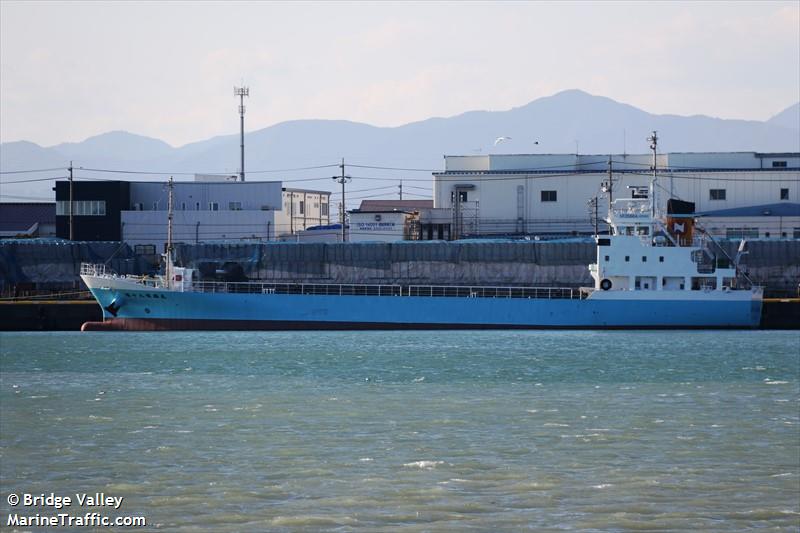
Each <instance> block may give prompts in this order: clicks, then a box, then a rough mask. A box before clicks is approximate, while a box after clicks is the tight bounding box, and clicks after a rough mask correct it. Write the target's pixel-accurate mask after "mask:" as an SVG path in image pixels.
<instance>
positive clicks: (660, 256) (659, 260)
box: [658, 255, 664, 263]
mask: <svg viewBox="0 0 800 533" xmlns="http://www.w3.org/2000/svg"><path fill="white" fill-rule="evenodd" d="M658 262H659V263H663V262H664V256H663V255H659V256H658Z"/></svg>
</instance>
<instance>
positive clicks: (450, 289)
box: [191, 281, 587, 300]
mask: <svg viewBox="0 0 800 533" xmlns="http://www.w3.org/2000/svg"><path fill="white" fill-rule="evenodd" d="M191 290H192V291H195V292H212V293H237V294H238V293H244V294H301V295H311V296H417V297H429V298H434V297H448V298H528V299H575V300H578V299H582V298H586V296H587V294H586V293H585V292H584V291H581V290H580V289H573V288H568V287H483V286H477V287H474V286H453V285H367V284H363V285H360V284H322V283H272V282H270V283H262V282H248V281H245V282H220V281H196V282H194V283H193V284H192V288H191Z"/></svg>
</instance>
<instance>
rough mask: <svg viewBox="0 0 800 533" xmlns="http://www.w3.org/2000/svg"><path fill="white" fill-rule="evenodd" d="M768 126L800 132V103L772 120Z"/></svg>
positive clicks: (768, 122)
mask: <svg viewBox="0 0 800 533" xmlns="http://www.w3.org/2000/svg"><path fill="white" fill-rule="evenodd" d="M767 124H772V125H773V126H780V127H783V128H789V129H795V130H800V102H798V103H796V104H794V105H793V106H789V107H787V108H786V109H784V110H783V111H781V112H780V113H778V114H777V115H775V116H774V117H772V118H771V119H769V120H768V121H767Z"/></svg>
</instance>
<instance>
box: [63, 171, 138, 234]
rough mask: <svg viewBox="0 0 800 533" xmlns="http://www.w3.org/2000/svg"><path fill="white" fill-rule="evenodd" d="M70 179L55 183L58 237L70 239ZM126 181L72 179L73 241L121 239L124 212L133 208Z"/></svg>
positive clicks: (128, 185) (128, 184)
mask: <svg viewBox="0 0 800 533" xmlns="http://www.w3.org/2000/svg"><path fill="white" fill-rule="evenodd" d="M69 188H70V186H69V181H57V182H56V187H55V191H56V237H60V238H62V239H69V210H70V200H69ZM130 202H131V194H130V183H128V182H127V181H73V182H72V207H73V217H72V218H73V236H72V238H73V240H76V241H121V240H122V222H121V220H122V217H121V214H120V213H121V211H127V210H128V209H130Z"/></svg>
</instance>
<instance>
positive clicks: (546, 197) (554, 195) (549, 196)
mask: <svg viewBox="0 0 800 533" xmlns="http://www.w3.org/2000/svg"><path fill="white" fill-rule="evenodd" d="M541 199H542V202H557V201H558V191H542V196H541Z"/></svg>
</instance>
